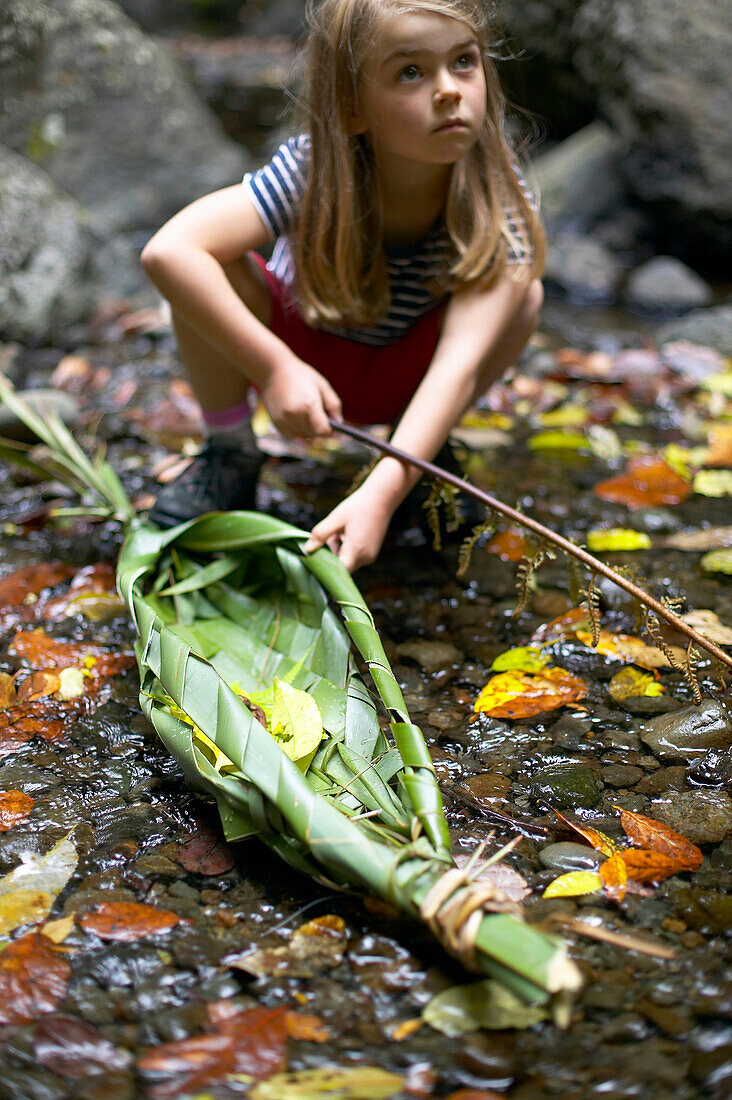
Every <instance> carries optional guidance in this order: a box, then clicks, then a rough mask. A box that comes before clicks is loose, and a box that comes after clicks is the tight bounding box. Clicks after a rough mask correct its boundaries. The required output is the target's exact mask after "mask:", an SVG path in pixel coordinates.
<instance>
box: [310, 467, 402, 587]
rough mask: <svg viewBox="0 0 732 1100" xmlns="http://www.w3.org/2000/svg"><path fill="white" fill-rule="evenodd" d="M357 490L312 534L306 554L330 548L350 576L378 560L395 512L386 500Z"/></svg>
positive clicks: (314, 529)
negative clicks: (323, 547) (321, 548)
mask: <svg viewBox="0 0 732 1100" xmlns="http://www.w3.org/2000/svg"><path fill="white" fill-rule="evenodd" d="M365 489H366V486H365V485H363V486H361V488H359V489H356V491H355V492H354V493H351V495H350V496H349V497H346V499H345V500H343V501H341V503H340V504H339V505H337V507H335V508H334V509H333V511H332V512H331V513H330V515H328V516H326V517H325V519H324V520H321V522H320V523H318V524H317V525H316V526H315V527H313V529H312V531H311V532H310V538H309V539H308V541H307V543H306V544H305V553H306V554H310V553H312V551H313V550H318V549H319V548H320V547H321V546H329V547H330V549H331V550H332V551H333V553H334V554H337V555H338V557H339V558H340V560H341V561H342V562H343V564H344V565H345V567H346V569H347V570H348V571H349V573H353V571H354V569H358V568H359V567H360V566H361V565H368V564H369V563H370V562H372V561H374V560H375V558H376V557H377V555H378V553H379V550H380V549H381V544H382V542H383V541H384V535H385V534H386V529H387V527H388V526H389V520H390V519H391V517H392V511H393V509H392V508H391V507H390V506H389V505H388V504H387V503H386V502H385V501H384V500H383V498H379V497H375V496H374V495H373V494H369V493H368V492H365V491H364V490H365Z"/></svg>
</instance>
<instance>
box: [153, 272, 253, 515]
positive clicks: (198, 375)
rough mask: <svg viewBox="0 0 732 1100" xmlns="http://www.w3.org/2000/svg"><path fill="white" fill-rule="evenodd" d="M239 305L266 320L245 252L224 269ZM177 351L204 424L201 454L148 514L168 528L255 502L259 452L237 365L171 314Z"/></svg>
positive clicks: (162, 492)
mask: <svg viewBox="0 0 732 1100" xmlns="http://www.w3.org/2000/svg"><path fill="white" fill-rule="evenodd" d="M224 270H225V271H226V274H227V276H228V278H229V281H230V282H231V284H232V286H233V287H234V289H235V290H236V292H237V293H238V294H239V297H240V298H241V299H242V301H243V302H244V304H245V305H246V306H247V307H248V308H249V309H250V310H251V311H252V312H253V313H254V314H255V315H256V316H257V317H258V318H259V319H260V320H261V321H262V322H263V323H264V324H269V321H270V313H271V305H270V297H269V290H268V287H267V284H266V282H265V280H264V277H263V275H261V272H260V269H259V268H258V267H257V266H256V263H255V262H254V261H253V260H251V259H250V258H249V257H248V256H245V257H243V258H242V259H241V260H237V261H236V262H235V263H232V264H229V265H227V266H226V267H225V269H224ZM173 325H174V328H175V333H176V337H177V340H178V352H179V355H180V359H181V362H182V363H183V365H184V367H185V368H186V372H187V374H188V378H189V379H190V382H191V385H192V387H193V391H194V393H195V395H196V397H197V398H198V401H199V403H200V405H201V409H202V411H203V417H204V420H205V421H206V424H207V427H208V440H207V443H206V445H205V446H204V448H203V450H202V451H201V453H200V454H199V455H198V456H197V457H196V458H194V459H193V461H192V462H191V464H190V465H189V466H188V468H187V469H186V470H185V471H184V472H183V474H182V475H181V476H180V477H179V478H178V479H177V480H176V481H174V482H172V483H171V484H169V485H166V486H165V487H164V488H163V489H162V490H161V492H160V493H159V494H158V498H157V500H156V502H155V504H154V505H153V508H152V509H151V511H150V513H149V518H150V519H151V520H152V522H153V523H155V524H157V525H158V526H159V527H163V528H166V527H173V526H175V525H176V524H179V523H183V522H185V521H186V520H188V519H193V518H194V517H195V516H199V515H203V514H204V513H206V512H219V511H231V510H240V509H241V510H245V511H247V510H249V509H252V508H254V507H255V493H256V487H257V478H258V476H259V471H260V468H261V465H262V461H263V459H262V456H261V454H260V453H259V450H258V448H257V445H256V442H255V439H254V434H253V432H252V429H251V423H250V418H249V404H248V400H247V390H248V388H249V384H248V382H247V381H246V379H245V378H244V376H243V374H241V372H240V371H239V370H237V368H236V366H235V365H234V364H233V363H231V362H230V361H229V360H228V359H227V358H226V357H225V356H223V355H222V354H221V353H220V352H219V351H217V349H216V348H215V347H214V346H213V345H212V344H210V343H209V341H208V340H206V339H204V338H203V337H202V336H200V335H199V334H198V333H197V332H196V331H195V329H193V328H191V326H190V325H189V324H187V322H186V320H185V318H184V317H182V316H180V315H178V314H174V315H173Z"/></svg>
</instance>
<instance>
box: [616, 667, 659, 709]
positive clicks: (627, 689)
mask: <svg viewBox="0 0 732 1100" xmlns="http://www.w3.org/2000/svg"><path fill="white" fill-rule="evenodd" d="M607 690H608V691H609V693H610V696H611V698H613V699H614V700H615V702H616V703H619V702H621V700H623V699H628V698H630V697H631V696H634V695H645V696H651V697H653V696H657V695H663V694H664V688H663V684H659V682H658V680H654V679H653V677H652V676H651V675H650V674H649V673H647V672H640V671H639V670H638V669H637V668H632V667H630V666H629V667H628V668H622V669H621V670H620V672H616V673H615V675H614V676H613V678H612V680H611V681H610V683H609V684H608V686H607Z"/></svg>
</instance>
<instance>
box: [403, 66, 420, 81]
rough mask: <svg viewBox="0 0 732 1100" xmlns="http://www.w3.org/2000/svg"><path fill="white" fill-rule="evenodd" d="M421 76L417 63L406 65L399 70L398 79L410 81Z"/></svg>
mask: <svg viewBox="0 0 732 1100" xmlns="http://www.w3.org/2000/svg"><path fill="white" fill-rule="evenodd" d="M419 76H420V71H419V69H418V68H417V66H416V65H405V66H404V68H403V69H400V70H399V73H398V75H397V80H401V81H404V82H409V81H411V80H416V79H417V78H418V77H419Z"/></svg>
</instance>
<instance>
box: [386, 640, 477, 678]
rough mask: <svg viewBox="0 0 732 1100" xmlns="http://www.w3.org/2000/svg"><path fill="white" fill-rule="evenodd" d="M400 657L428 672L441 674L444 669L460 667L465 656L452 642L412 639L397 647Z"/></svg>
mask: <svg viewBox="0 0 732 1100" xmlns="http://www.w3.org/2000/svg"><path fill="white" fill-rule="evenodd" d="M397 653H398V655H399V656H400V657H401V658H402V659H404V658H406V659H407V660H410V661H414V662H415V663H416V664H418V665H420V667H421V668H423V669H424V670H425V671H426V672H439V670H440V669H443V668H451V667H452V666H454V665H460V664H462V662H463V661H464V659H465V658H464V656H463V654H462V653H461V652H460V650H459V649H458V648H457V646H454V645H453V644H452V642H441V641H435V640H432V639H427V638H412V639H411V640H410V641H408V642H402V644H401V645H399V646H397Z"/></svg>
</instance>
